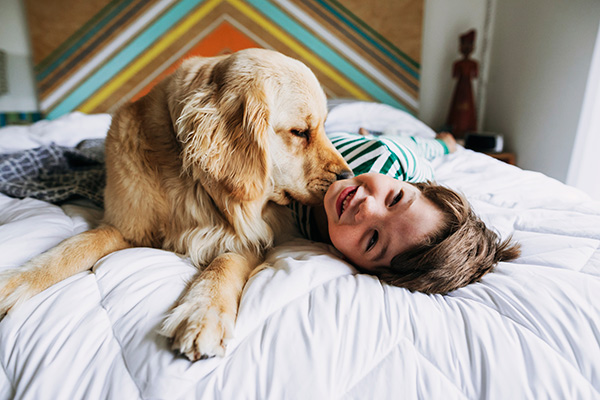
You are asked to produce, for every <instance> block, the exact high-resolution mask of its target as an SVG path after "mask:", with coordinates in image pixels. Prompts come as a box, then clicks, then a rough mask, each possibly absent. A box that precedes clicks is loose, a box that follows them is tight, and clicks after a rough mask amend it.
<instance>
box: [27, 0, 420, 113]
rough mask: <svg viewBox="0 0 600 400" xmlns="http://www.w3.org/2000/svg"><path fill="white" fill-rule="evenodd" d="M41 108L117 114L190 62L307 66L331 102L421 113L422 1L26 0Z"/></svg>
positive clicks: (44, 111)
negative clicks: (258, 53)
mask: <svg viewBox="0 0 600 400" xmlns="http://www.w3.org/2000/svg"><path fill="white" fill-rule="evenodd" d="M25 4H26V10H27V16H28V20H29V24H28V25H29V30H30V34H31V39H32V46H33V58H34V64H35V68H34V69H35V77H36V81H37V85H38V92H39V97H40V99H39V100H40V107H41V110H42V112H43V113H44V114H46V115H47V117H49V118H56V117H58V116H60V115H62V114H65V113H67V112H70V111H74V110H79V111H83V112H86V113H96V112H111V111H113V110H114V109H115V108H116V107H117V106H119V105H120V104H122V103H123V102H126V101H129V100H135V99H137V98H139V97H141V96H142V95H144V94H145V93H147V92H148V91H149V90H150V88H151V87H152V86H153V85H154V84H155V83H156V82H157V81H159V80H161V79H162V78H164V77H165V76H166V75H168V74H170V73H171V72H172V71H174V70H175V69H176V68H177V66H178V65H179V64H180V63H181V60H182V59H184V58H188V57H190V56H196V55H200V56H214V55H219V54H226V53H230V52H234V51H237V50H241V49H244V48H249V47H263V48H270V49H274V50H278V51H281V52H282V53H284V54H287V55H289V56H291V57H294V58H297V59H300V60H301V61H303V62H304V63H306V64H307V65H308V66H309V67H310V68H311V69H312V70H313V71H314V72H315V74H316V75H317V77H318V79H319V80H320V81H321V83H322V84H323V87H324V89H325V91H326V93H327V95H328V97H330V98H354V99H360V100H367V101H377V102H382V103H386V104H389V105H392V106H395V107H397V108H401V109H404V110H408V111H410V112H412V113H414V112H415V111H417V109H418V105H419V102H418V94H419V77H420V53H421V36H422V34H421V32H422V14H423V0H381V1H378V2H375V3H373V4H370V5H369V6H368V7H365V3H364V1H363V0H346V1H344V2H343V4H342V2H341V1H338V0H86V1H82V2H73V1H72V0H53V1H50V2H43V1H39V0H26V1H25Z"/></svg>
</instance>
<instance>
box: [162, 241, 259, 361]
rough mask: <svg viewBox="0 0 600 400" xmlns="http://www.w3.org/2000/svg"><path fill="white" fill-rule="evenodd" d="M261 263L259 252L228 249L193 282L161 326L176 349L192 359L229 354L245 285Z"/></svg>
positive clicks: (163, 332)
mask: <svg viewBox="0 0 600 400" xmlns="http://www.w3.org/2000/svg"><path fill="white" fill-rule="evenodd" d="M258 263H259V260H258V258H256V257H255V256H242V255H239V254H235V253H226V254H223V255H220V256H219V257H217V258H215V259H214V260H213V261H212V262H211V263H210V264H209V265H208V267H206V269H205V270H204V271H202V273H200V275H199V276H197V277H196V278H195V279H194V280H193V281H192V282H191V283H190V285H189V287H188V289H187V291H186V293H185V294H184V295H183V297H182V298H181V299H180V301H179V303H178V304H177V306H176V307H175V308H174V309H173V311H171V313H170V314H169V315H168V316H167V318H166V319H165V321H164V322H163V325H162V329H161V334H163V335H165V336H167V337H169V338H171V339H172V340H173V346H172V348H173V349H174V350H179V351H180V352H181V353H183V354H185V355H186V356H187V357H188V358H189V359H190V360H192V361H196V360H198V359H201V358H206V357H212V356H221V357H222V356H224V355H225V348H226V346H227V342H228V340H229V339H231V337H232V336H233V328H234V324H235V319H236V316H237V310H238V303H239V300H240V295H241V293H242V289H243V288H244V285H245V283H246V281H247V280H248V276H249V275H250V272H252V270H253V269H254V268H255V267H256V266H257V265H258Z"/></svg>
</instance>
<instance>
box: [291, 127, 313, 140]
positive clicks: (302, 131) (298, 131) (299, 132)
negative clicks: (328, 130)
mask: <svg viewBox="0 0 600 400" xmlns="http://www.w3.org/2000/svg"><path fill="white" fill-rule="evenodd" d="M290 132H292V135H294V136H298V137H301V138H302V139H306V140H308V137H309V131H308V129H292V130H291V131H290Z"/></svg>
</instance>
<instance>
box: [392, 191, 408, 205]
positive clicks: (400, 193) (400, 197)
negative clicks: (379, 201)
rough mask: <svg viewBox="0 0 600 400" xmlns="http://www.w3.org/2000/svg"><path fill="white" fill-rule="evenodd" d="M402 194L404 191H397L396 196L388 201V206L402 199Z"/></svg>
mask: <svg viewBox="0 0 600 400" xmlns="http://www.w3.org/2000/svg"><path fill="white" fill-rule="evenodd" d="M403 195H404V191H403V190H401V191H400V192H398V194H397V195H396V197H394V200H392V202H391V203H390V205H389V207H391V206H393V205H394V204H396V203H398V202H399V201H400V200H402V196H403Z"/></svg>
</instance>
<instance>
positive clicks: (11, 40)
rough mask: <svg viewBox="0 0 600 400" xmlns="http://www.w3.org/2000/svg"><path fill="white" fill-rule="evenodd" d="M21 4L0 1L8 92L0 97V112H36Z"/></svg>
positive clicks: (0, 40)
mask: <svg viewBox="0 0 600 400" xmlns="http://www.w3.org/2000/svg"><path fill="white" fill-rule="evenodd" d="M25 21H26V18H25V11H24V6H23V2H22V1H19V0H0V49H2V50H4V52H5V53H6V59H7V81H8V93H6V94H4V95H0V112H11V111H37V110H38V104H37V99H36V92H35V85H34V78H33V67H32V64H33V63H32V58H31V48H30V45H29V39H28V34H27V25H26V23H25Z"/></svg>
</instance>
